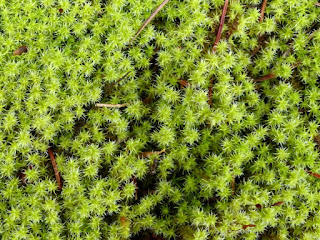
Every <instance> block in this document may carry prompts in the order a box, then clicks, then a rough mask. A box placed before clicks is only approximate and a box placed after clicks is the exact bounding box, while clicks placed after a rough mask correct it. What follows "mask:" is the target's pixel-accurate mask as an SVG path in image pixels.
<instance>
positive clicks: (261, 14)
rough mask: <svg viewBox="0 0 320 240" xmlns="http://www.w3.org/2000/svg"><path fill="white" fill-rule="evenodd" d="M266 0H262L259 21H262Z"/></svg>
mask: <svg viewBox="0 0 320 240" xmlns="http://www.w3.org/2000/svg"><path fill="white" fill-rule="evenodd" d="M267 2H268V0H263V3H262V7H261V11H260V18H259V22H262V21H263V18H264V12H265V10H266V6H267Z"/></svg>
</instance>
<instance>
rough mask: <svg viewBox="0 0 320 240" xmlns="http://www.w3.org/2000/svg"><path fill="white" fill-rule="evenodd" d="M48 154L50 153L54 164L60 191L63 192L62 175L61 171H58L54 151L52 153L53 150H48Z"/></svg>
mask: <svg viewBox="0 0 320 240" xmlns="http://www.w3.org/2000/svg"><path fill="white" fill-rule="evenodd" d="M48 153H49V156H50V159H51V162H52V166H53V170H54V174H55V175H56V180H57V183H58V187H59V190H61V189H62V182H61V177H60V173H59V170H58V167H57V163H56V159H55V158H54V154H53V151H52V149H51V148H49V149H48Z"/></svg>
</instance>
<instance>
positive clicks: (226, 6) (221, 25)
mask: <svg viewBox="0 0 320 240" xmlns="http://www.w3.org/2000/svg"><path fill="white" fill-rule="evenodd" d="M228 3H229V0H225V2H224V6H223V10H222V14H221V19H220V24H219V29H218V33H217V37H216V41H215V42H214V45H213V47H212V53H214V52H215V51H216V46H217V44H218V43H219V41H220V39H221V35H222V30H223V24H224V19H225V17H226V13H227V9H228Z"/></svg>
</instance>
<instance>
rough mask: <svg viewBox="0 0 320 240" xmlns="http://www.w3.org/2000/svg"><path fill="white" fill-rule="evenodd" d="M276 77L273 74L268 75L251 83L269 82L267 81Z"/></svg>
mask: <svg viewBox="0 0 320 240" xmlns="http://www.w3.org/2000/svg"><path fill="white" fill-rule="evenodd" d="M275 77H276V75H275V74H274V73H269V74H267V75H265V76H263V77H261V78H258V79H253V80H252V81H253V82H263V81H265V80H269V79H272V78H275Z"/></svg>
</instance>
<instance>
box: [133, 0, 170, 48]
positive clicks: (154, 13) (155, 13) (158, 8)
mask: <svg viewBox="0 0 320 240" xmlns="http://www.w3.org/2000/svg"><path fill="white" fill-rule="evenodd" d="M168 2H169V0H164V1H163V2H162V3H161V4H160V5H159V6H158V7H157V9H156V10H155V11H154V12H153V13H152V14H151V15H150V17H148V19H147V20H146V21H145V22H144V23H143V24H142V26H141V27H140V28H139V30H138V32H137V33H136V35H134V37H133V38H132V39H131V40H130V42H129V44H131V43H132V42H133V41H134V40H135V39H136V38H137V37H138V36H139V34H140V33H141V32H142V30H143V29H144V28H145V27H146V26H147V25H148V24H149V23H150V22H151V21H152V19H153V18H154V17H155V16H156V15H157V14H158V12H160V10H161V9H162V8H163V7H164V6H165V5H166V4H167V3H168Z"/></svg>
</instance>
